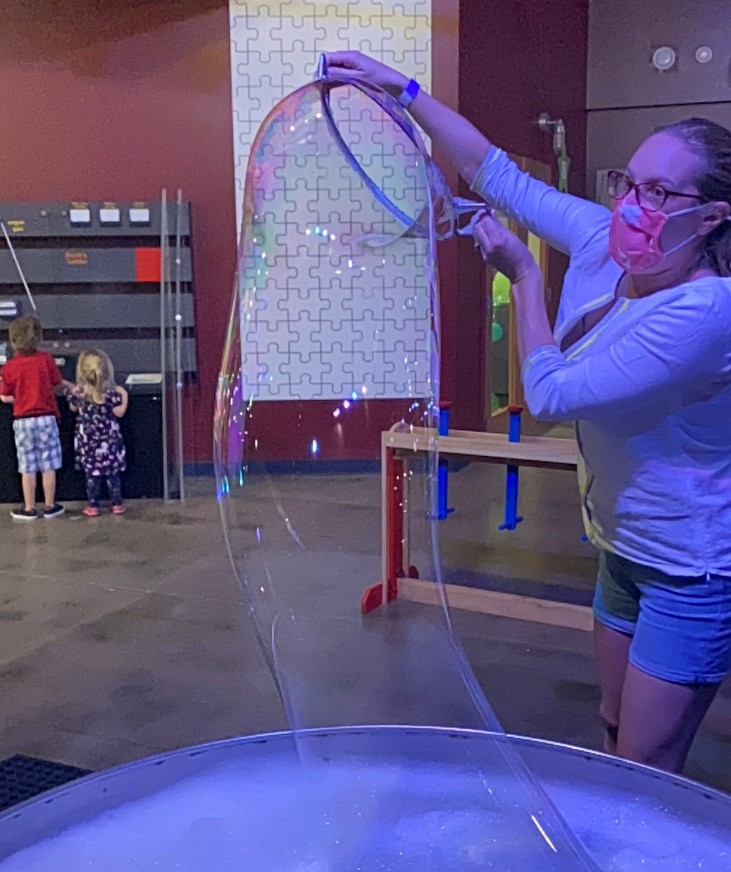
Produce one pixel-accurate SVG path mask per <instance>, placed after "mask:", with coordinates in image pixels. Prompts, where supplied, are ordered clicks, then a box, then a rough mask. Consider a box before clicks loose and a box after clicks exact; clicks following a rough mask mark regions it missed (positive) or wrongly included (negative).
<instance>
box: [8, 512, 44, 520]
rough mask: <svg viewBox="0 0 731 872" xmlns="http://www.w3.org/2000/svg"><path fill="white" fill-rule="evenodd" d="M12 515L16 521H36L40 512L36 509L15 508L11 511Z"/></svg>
mask: <svg viewBox="0 0 731 872" xmlns="http://www.w3.org/2000/svg"><path fill="white" fill-rule="evenodd" d="M10 517H11V518H12V519H13V520H14V521H35V520H36V518H37V517H38V512H37V511H36V510H35V509H14V510H13V511H12V512H11V513H10Z"/></svg>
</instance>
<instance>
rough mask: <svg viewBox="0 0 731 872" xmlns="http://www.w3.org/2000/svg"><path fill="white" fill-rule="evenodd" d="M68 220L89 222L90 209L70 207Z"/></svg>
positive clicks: (79, 222)
mask: <svg viewBox="0 0 731 872" xmlns="http://www.w3.org/2000/svg"><path fill="white" fill-rule="evenodd" d="M69 221H70V222H71V223H72V224H91V210H90V209H70V210H69Z"/></svg>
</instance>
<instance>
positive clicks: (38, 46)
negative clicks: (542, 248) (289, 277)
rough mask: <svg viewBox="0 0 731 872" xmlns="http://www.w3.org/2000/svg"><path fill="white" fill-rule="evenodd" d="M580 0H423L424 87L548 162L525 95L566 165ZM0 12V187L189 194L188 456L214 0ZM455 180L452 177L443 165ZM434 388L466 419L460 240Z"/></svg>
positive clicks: (205, 305)
mask: <svg viewBox="0 0 731 872" xmlns="http://www.w3.org/2000/svg"><path fill="white" fill-rule="evenodd" d="M586 7H587V0H501V2H497V0H490V2H487V0H434V26H435V35H434V42H433V45H434V70H435V77H437V81H436V82H435V84H434V91H435V93H436V94H437V96H439V97H441V98H442V99H445V100H446V101H447V102H448V103H450V105H453V106H455V107H456V106H457V105H458V106H459V107H460V109H461V111H463V112H464V113H465V114H466V115H467V116H468V117H469V118H470V119H471V120H472V121H474V122H475V123H476V124H477V125H478V126H480V127H481V128H482V129H484V130H485V131H486V132H487V133H488V135H490V136H492V137H494V139H495V140H496V141H497V142H498V143H499V144H500V145H502V146H503V147H505V148H506V149H509V150H511V151H513V152H516V153H519V154H524V155H527V156H530V157H534V158H537V159H541V160H544V161H547V162H548V161H551V160H552V159H553V157H552V154H551V151H550V143H549V141H548V139H547V138H544V137H543V136H542V135H541V134H540V133H539V132H538V129H537V127H536V126H535V123H534V121H535V119H536V118H537V117H538V115H539V114H540V112H542V111H549V112H551V113H552V114H553V115H561V116H562V117H563V118H564V120H565V121H566V123H567V126H568V131H569V145H570V150H571V153H572V156H573V158H574V162H573V165H572V183H573V185H574V187H575V189H576V190H580V186H581V181H580V180H581V179H582V177H583V166H584V142H585V113H584V95H585V82H586V64H585V55H586V23H587V22H586V18H587V9H586ZM2 11H3V18H2V25H1V26H0V107H2V121H1V123H0V200H42V199H48V200H67V199H68V200H71V199H74V200H108V199H118V200H124V199H137V198H140V199H153V198H157V197H158V196H159V195H160V190H161V188H162V187H163V186H165V187H167V188H168V189H169V190H171V191H174V190H175V189H176V188H177V187H182V189H183V192H184V196H185V197H186V198H187V199H189V200H191V201H192V203H193V210H194V211H193V220H194V246H195V249H194V257H195V261H194V265H195V284H196V298H197V310H196V318H197V335H198V352H199V366H200V383H199V385H198V386H197V387H196V388H195V389H194V391H193V392H192V396H191V397H190V400H191V403H193V404H194V406H193V411H194V414H189V416H188V417H189V420H190V422H191V424H190V429H189V432H188V433H187V434H186V451H187V455H188V458H189V459H194V460H199V461H204V460H208V459H210V455H211V418H212V408H213V398H214V392H215V385H216V377H217V373H218V367H219V362H220V355H221V349H222V345H223V336H224V330H225V325H226V321H227V318H228V309H229V301H230V292H231V287H232V279H233V274H234V269H235V251H236V246H235V242H236V241H235V191H234V176H233V153H232V137H233V133H232V125H231V91H230V70H229V39H228V4H227V2H226V0H176V2H169V0H126V2H122V0H105V2H96V0H11V2H7V3H4V4H3V10H2ZM450 181H453V182H454V183H455V185H456V180H452V179H450ZM441 266H442V268H441V270H440V272H441V278H442V297H443V313H442V315H443V318H442V321H443V344H442V359H443V366H442V371H443V393H444V395H445V396H446V397H447V398H448V399H452V400H455V401H456V405H455V410H454V413H455V417H454V419H453V423H454V424H455V425H458V426H461V427H464V428H467V427H472V428H475V429H479V428H481V426H482V397H483V393H484V383H483V378H484V353H483V350H484V304H485V294H484V274H483V271H482V265H481V261H480V260H479V258H478V257H477V256H476V255H475V253H474V251H473V250H472V249H471V247H470V243H469V242H466V243H464V244H463V245H462V244H460V246H459V249H458V247H457V245H456V243H446V244H445V245H444V247H443V249H442V265H441Z"/></svg>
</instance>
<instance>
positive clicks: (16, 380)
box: [0, 351, 63, 418]
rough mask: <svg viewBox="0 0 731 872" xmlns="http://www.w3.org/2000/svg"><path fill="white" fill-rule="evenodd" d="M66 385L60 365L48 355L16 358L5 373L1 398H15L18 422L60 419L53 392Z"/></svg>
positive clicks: (18, 356)
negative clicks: (61, 385) (63, 384)
mask: <svg viewBox="0 0 731 872" xmlns="http://www.w3.org/2000/svg"><path fill="white" fill-rule="evenodd" d="M62 381H63V376H62V375H61V370H60V369H59V368H58V366H57V365H56V361H55V360H54V359H53V358H52V357H51V355H50V354H46V352H45V351H36V353H35V354H16V355H15V357H14V358H13V359H12V360H9V361H8V362H7V363H6V364H5V366H4V367H3V370H2V379H0V394H2V396H4V397H12V398H13V399H14V401H15V402H14V403H13V415H14V416H15V417H16V418H41V417H42V416H44V415H55V417H56V418H58V417H60V416H59V412H58V403H57V402H56V395H55V394H54V393H53V388H54V387H55V386H56V385H60V384H61V382H62Z"/></svg>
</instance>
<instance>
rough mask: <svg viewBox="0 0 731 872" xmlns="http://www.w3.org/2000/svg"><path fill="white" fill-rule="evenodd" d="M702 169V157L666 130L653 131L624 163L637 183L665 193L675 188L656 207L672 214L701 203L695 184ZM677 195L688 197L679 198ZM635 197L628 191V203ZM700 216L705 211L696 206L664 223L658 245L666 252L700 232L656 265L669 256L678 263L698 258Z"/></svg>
mask: <svg viewBox="0 0 731 872" xmlns="http://www.w3.org/2000/svg"><path fill="white" fill-rule="evenodd" d="M703 169H704V168H703V163H702V161H701V159H700V158H699V157H698V155H697V154H695V153H694V152H692V151H691V150H690V149H689V148H688V146H687V145H686V144H685V143H684V142H683V141H682V139H680V138H679V137H677V136H672V135H671V134H669V133H656V134H655V135H654V136H651V137H650V138H649V139H646V140H645V141H644V142H643V143H642V145H641V146H640V147H639V148H638V149H637V151H636V152H635V154H634V156H633V157H632V160H630V162H629V164H628V166H627V170H626V174H627V176H628V177H629V178H630V179H632V181H633V182H635V183H636V184H638V185H639V184H642V183H643V182H644V183H652V184H653V185H657V186H659V187H660V188H664V189H665V190H666V191H668V192H670V191H674V192H675V193H671V194H669V195H668V197H667V199H666V200H665V202H664V204H663V205H662V206H661V207H660V209H659V210H658V211H660V212H664V213H665V214H666V215H672V213H673V212H682V211H684V210H686V209H694V207H696V206H699V205H700V204H701V203H702V202H703V200H702V198H701V197H700V194H699V191H698V187H697V185H696V180H697V179H698V178H699V177H700V175H701V174H702V173H703ZM680 194H686V195H689V196H683V197H681V196H679V195H680ZM690 195H692V196H690ZM636 197H637V193H636V191H634V190H633V191H631V192H630V194H629V195H628V197H627V202H631V203H634V202H637V200H636ZM640 205H641V204H640ZM703 219H704V212H703V210H701V209H698V210H697V211H692V212H688V213H687V214H685V215H679V216H678V217H677V218H674V219H673V220H672V221H669V222H668V223H667V224H666V225H665V227H664V228H663V231H662V234H661V236H660V247H661V248H662V250H663V251H669V250H670V249H672V248H674V247H675V246H676V245H679V244H680V243H682V242H683V241H685V240H686V239H688V237H690V236H693V235H694V234H699V235H698V241H697V242H695V243H694V242H691V243H689V244H688V245H686V246H683V248H681V249H679V250H678V251H677V252H674V253H673V254H671V255H669V257H668V260H667V261H665V262H664V263H663V264H662V265H661V266H660V267H659V268H666V267H667V266H668V265H669V263H668V261H669V260H670V259H671V258H672V260H673V261H677V262H678V263H679V262H681V261H684V260H688V261H693V260H697V258H698V256H699V249H701V248H702V247H703V238H702V237H703V234H702V233H700V232H699V231H701V230H702V225H703Z"/></svg>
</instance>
